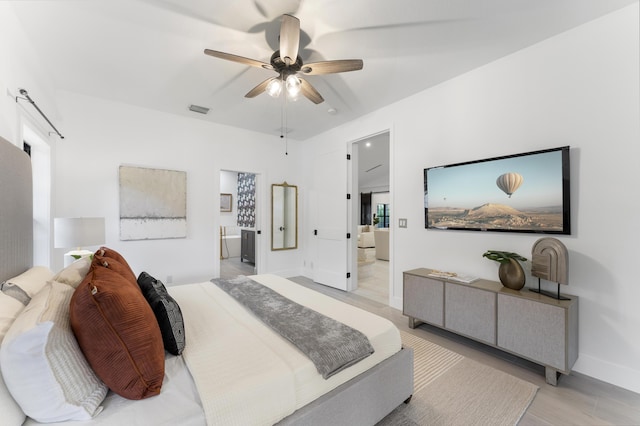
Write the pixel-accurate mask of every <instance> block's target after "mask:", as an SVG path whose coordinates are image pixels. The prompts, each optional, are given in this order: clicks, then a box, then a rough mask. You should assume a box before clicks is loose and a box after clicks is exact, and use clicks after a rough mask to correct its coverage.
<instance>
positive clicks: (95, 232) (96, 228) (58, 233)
mask: <svg viewBox="0 0 640 426" xmlns="http://www.w3.org/2000/svg"><path fill="white" fill-rule="evenodd" d="M53 229H54V246H55V247H56V248H72V247H78V248H79V247H87V246H99V245H102V244H104V218H103V217H57V218H55V219H54V222H53Z"/></svg>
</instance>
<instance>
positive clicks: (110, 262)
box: [92, 253, 137, 285]
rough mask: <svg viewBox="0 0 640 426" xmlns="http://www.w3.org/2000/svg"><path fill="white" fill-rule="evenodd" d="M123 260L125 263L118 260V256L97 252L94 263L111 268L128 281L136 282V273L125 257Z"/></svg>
mask: <svg viewBox="0 0 640 426" xmlns="http://www.w3.org/2000/svg"><path fill="white" fill-rule="evenodd" d="M122 260H123V261H124V263H123V261H120V260H117V259H116V258H113V257H105V256H100V255H98V254H97V253H96V254H94V255H93V261H92V263H93V265H95V267H96V268H107V269H111V270H112V271H114V272H116V273H118V274H120V275H122V277H123V278H125V279H126V280H127V281H129V282H133V283H136V276H135V275H134V273H133V271H132V270H131V268H129V265H128V264H127V262H126V261H125V260H124V259H122ZM93 265H92V266H93ZM136 285H137V284H136Z"/></svg>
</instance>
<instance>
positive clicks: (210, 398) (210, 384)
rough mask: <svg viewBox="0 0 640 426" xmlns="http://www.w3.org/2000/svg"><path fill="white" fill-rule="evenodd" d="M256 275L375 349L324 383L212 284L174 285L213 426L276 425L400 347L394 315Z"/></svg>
mask: <svg viewBox="0 0 640 426" xmlns="http://www.w3.org/2000/svg"><path fill="white" fill-rule="evenodd" d="M251 278H252V279H254V280H255V281H258V282H260V283H261V284H263V285H266V286H268V287H270V288H271V289H273V290H275V291H277V292H279V293H281V294H283V295H284V296H286V297H288V298H289V299H291V300H293V301H295V302H297V303H300V304H303V305H305V306H308V307H310V308H311V309H314V310H316V311H318V312H320V313H322V314H325V315H327V316H331V317H333V318H335V319H336V320H338V321H341V322H343V323H344V324H347V325H349V326H351V327H353V328H356V329H358V330H360V331H362V332H363V333H364V334H365V335H366V336H367V337H368V338H369V340H370V342H371V344H372V345H373V347H374V349H375V353H374V354H373V355H371V356H369V357H368V358H366V359H365V360H363V361H361V362H359V363H357V364H356V365H354V366H352V367H350V368H348V369H346V370H344V371H342V372H340V373H338V374H336V375H335V376H333V377H331V378H329V379H328V380H325V379H323V378H322V376H321V375H320V374H318V372H317V371H316V368H315V366H314V365H313V363H312V362H311V361H310V360H309V359H308V358H307V357H306V356H305V355H304V354H302V353H301V352H300V351H299V350H298V349H297V348H295V347H294V346H292V345H291V344H290V343H289V342H288V341H286V340H285V339H283V338H282V337H280V336H279V335H277V334H275V333H274V332H273V331H271V329H269V328H268V327H267V326H265V325H264V324H262V323H261V322H260V321H259V320H258V319H256V318H255V317H254V316H252V315H251V314H248V313H247V311H246V310H245V308H244V307H242V306H240V305H239V304H237V303H236V302H235V301H234V300H233V299H232V298H231V297H230V296H229V295H227V294H226V293H225V292H224V291H222V290H220V289H219V288H218V287H217V286H215V285H213V284H211V283H201V284H192V285H188V286H180V287H174V288H172V289H171V294H172V296H173V297H174V298H175V299H176V300H177V301H178V303H179V304H180V306H181V308H182V311H183V315H184V316H185V324H186V330H185V333H186V336H187V346H186V348H185V350H184V353H183V356H184V358H185V360H186V362H187V365H188V367H189V370H190V371H191V374H192V376H193V377H194V381H195V383H196V387H197V389H198V393H199V394H200V399H201V401H202V405H203V408H204V412H205V415H206V418H207V423H208V424H210V425H232V424H237V425H270V424H273V423H276V422H278V421H279V420H281V419H283V418H284V417H286V416H287V415H289V414H291V413H293V412H294V411H295V410H296V409H298V408H300V407H302V406H304V405H306V404H307V403H309V402H311V401H313V400H314V399H316V398H318V397H319V396H321V395H323V394H324V393H326V392H328V391H330V390H331V389H333V388H335V387H337V386H338V385H340V384H342V383H344V382H346V381H347V380H349V379H351V378H353V377H355V376H357V375H358V374H360V373H362V372H363V371H365V370H366V369H368V368H370V367H372V366H374V365H376V364H378V363H379V362H380V361H382V360H384V359H385V358H388V357H389V356H391V355H392V354H394V353H396V352H397V351H399V350H400V347H401V341H400V334H399V332H398V330H397V329H396V328H395V326H393V324H392V323H391V322H389V321H388V320H386V319H384V318H381V317H378V316H376V315H373V314H371V313H369V312H366V311H363V310H361V309H358V308H355V307H353V306H349V305H346V304H344V303H342V302H339V301H337V300H335V299H333V298H331V297H328V296H325V295H322V294H319V293H317V292H315V291H312V290H309V289H307V288H304V287H302V286H300V285H297V284H293V283H291V282H290V281H288V280H286V279H284V278H281V277H278V276H275V275H257V276H252V277H251Z"/></svg>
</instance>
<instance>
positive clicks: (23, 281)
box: [0, 266, 53, 426]
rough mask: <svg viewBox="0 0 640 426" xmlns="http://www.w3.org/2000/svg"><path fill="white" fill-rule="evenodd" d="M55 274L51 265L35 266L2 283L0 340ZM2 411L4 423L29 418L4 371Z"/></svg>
mask: <svg viewBox="0 0 640 426" xmlns="http://www.w3.org/2000/svg"><path fill="white" fill-rule="evenodd" d="M52 276H53V272H51V270H50V269H49V268H47V267H45V266H35V267H33V268H30V269H29V270H27V271H25V272H23V273H22V274H20V275H18V276H17V277H14V278H10V279H8V280H6V281H5V282H3V283H2V285H1V286H0V288H2V290H3V291H0V342H2V340H3V339H4V336H5V334H6V333H7V331H8V330H9V328H11V325H12V324H13V322H14V321H15V319H16V318H17V317H18V315H19V314H20V312H22V311H23V310H24V308H25V306H26V305H27V304H28V303H29V301H30V300H31V297H33V296H35V295H36V294H37V293H38V292H39V291H40V290H41V289H42V288H43V287H44V286H45V285H46V283H47V280H50V279H51V277H52ZM5 291H6V292H5ZM0 413H2V424H3V425H7V426H14V425H15V426H18V425H21V424H22V423H24V420H25V418H26V416H25V414H24V412H23V411H22V409H21V408H20V406H19V405H18V403H17V402H16V401H15V400H14V399H13V397H12V396H11V394H10V393H9V390H8V389H7V386H6V384H5V382H4V379H3V376H2V374H0Z"/></svg>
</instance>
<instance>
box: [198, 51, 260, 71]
mask: <svg viewBox="0 0 640 426" xmlns="http://www.w3.org/2000/svg"><path fill="white" fill-rule="evenodd" d="M204 53H205V54H207V55H209V56H213V57H214V58H220V59H226V60H227V61H233V62H238V63H240V64H243V65H249V66H252V67H258V68H264V69H267V70H273V66H272V65H271V64H268V63H266V62H262V61H257V60H255V59H249V58H245V57H244V56H238V55H232V54H231V53H225V52H218V51H217V50H211V49H204Z"/></svg>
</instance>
